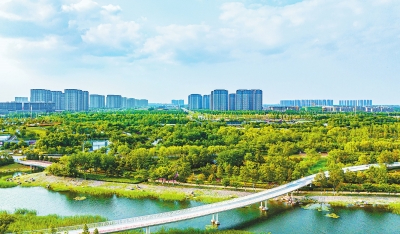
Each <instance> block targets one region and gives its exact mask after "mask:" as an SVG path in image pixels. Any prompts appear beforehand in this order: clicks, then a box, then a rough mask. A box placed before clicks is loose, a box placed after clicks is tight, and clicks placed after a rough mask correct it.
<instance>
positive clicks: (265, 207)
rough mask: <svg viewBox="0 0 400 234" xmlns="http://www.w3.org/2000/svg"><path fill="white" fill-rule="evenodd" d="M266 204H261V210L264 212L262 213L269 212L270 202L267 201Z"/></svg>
mask: <svg viewBox="0 0 400 234" xmlns="http://www.w3.org/2000/svg"><path fill="white" fill-rule="evenodd" d="M264 204H265V205H263V202H260V207H259V208H260V210H262V211H267V210H268V200H265V201H264Z"/></svg>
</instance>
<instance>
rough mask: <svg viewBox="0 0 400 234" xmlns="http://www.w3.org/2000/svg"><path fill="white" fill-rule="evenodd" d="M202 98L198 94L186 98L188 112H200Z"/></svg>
mask: <svg viewBox="0 0 400 234" xmlns="http://www.w3.org/2000/svg"><path fill="white" fill-rule="evenodd" d="M202 103H203V97H202V96H201V95H200V94H190V95H189V96H188V108H189V110H200V109H202V108H203V104H202Z"/></svg>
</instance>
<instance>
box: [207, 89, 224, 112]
mask: <svg viewBox="0 0 400 234" xmlns="http://www.w3.org/2000/svg"><path fill="white" fill-rule="evenodd" d="M211 109H212V110H219V111H227V110H228V90H225V89H216V90H214V91H212V92H211Z"/></svg>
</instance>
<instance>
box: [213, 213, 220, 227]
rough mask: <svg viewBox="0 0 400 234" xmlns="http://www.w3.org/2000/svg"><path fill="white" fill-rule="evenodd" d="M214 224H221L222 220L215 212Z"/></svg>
mask: <svg viewBox="0 0 400 234" xmlns="http://www.w3.org/2000/svg"><path fill="white" fill-rule="evenodd" d="M214 224H215V225H220V222H219V220H218V213H217V214H215V222H214Z"/></svg>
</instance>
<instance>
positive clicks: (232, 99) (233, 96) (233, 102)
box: [228, 93, 236, 110]
mask: <svg viewBox="0 0 400 234" xmlns="http://www.w3.org/2000/svg"><path fill="white" fill-rule="evenodd" d="M228 109H229V110H236V94H234V93H230V94H229V103H228Z"/></svg>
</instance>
